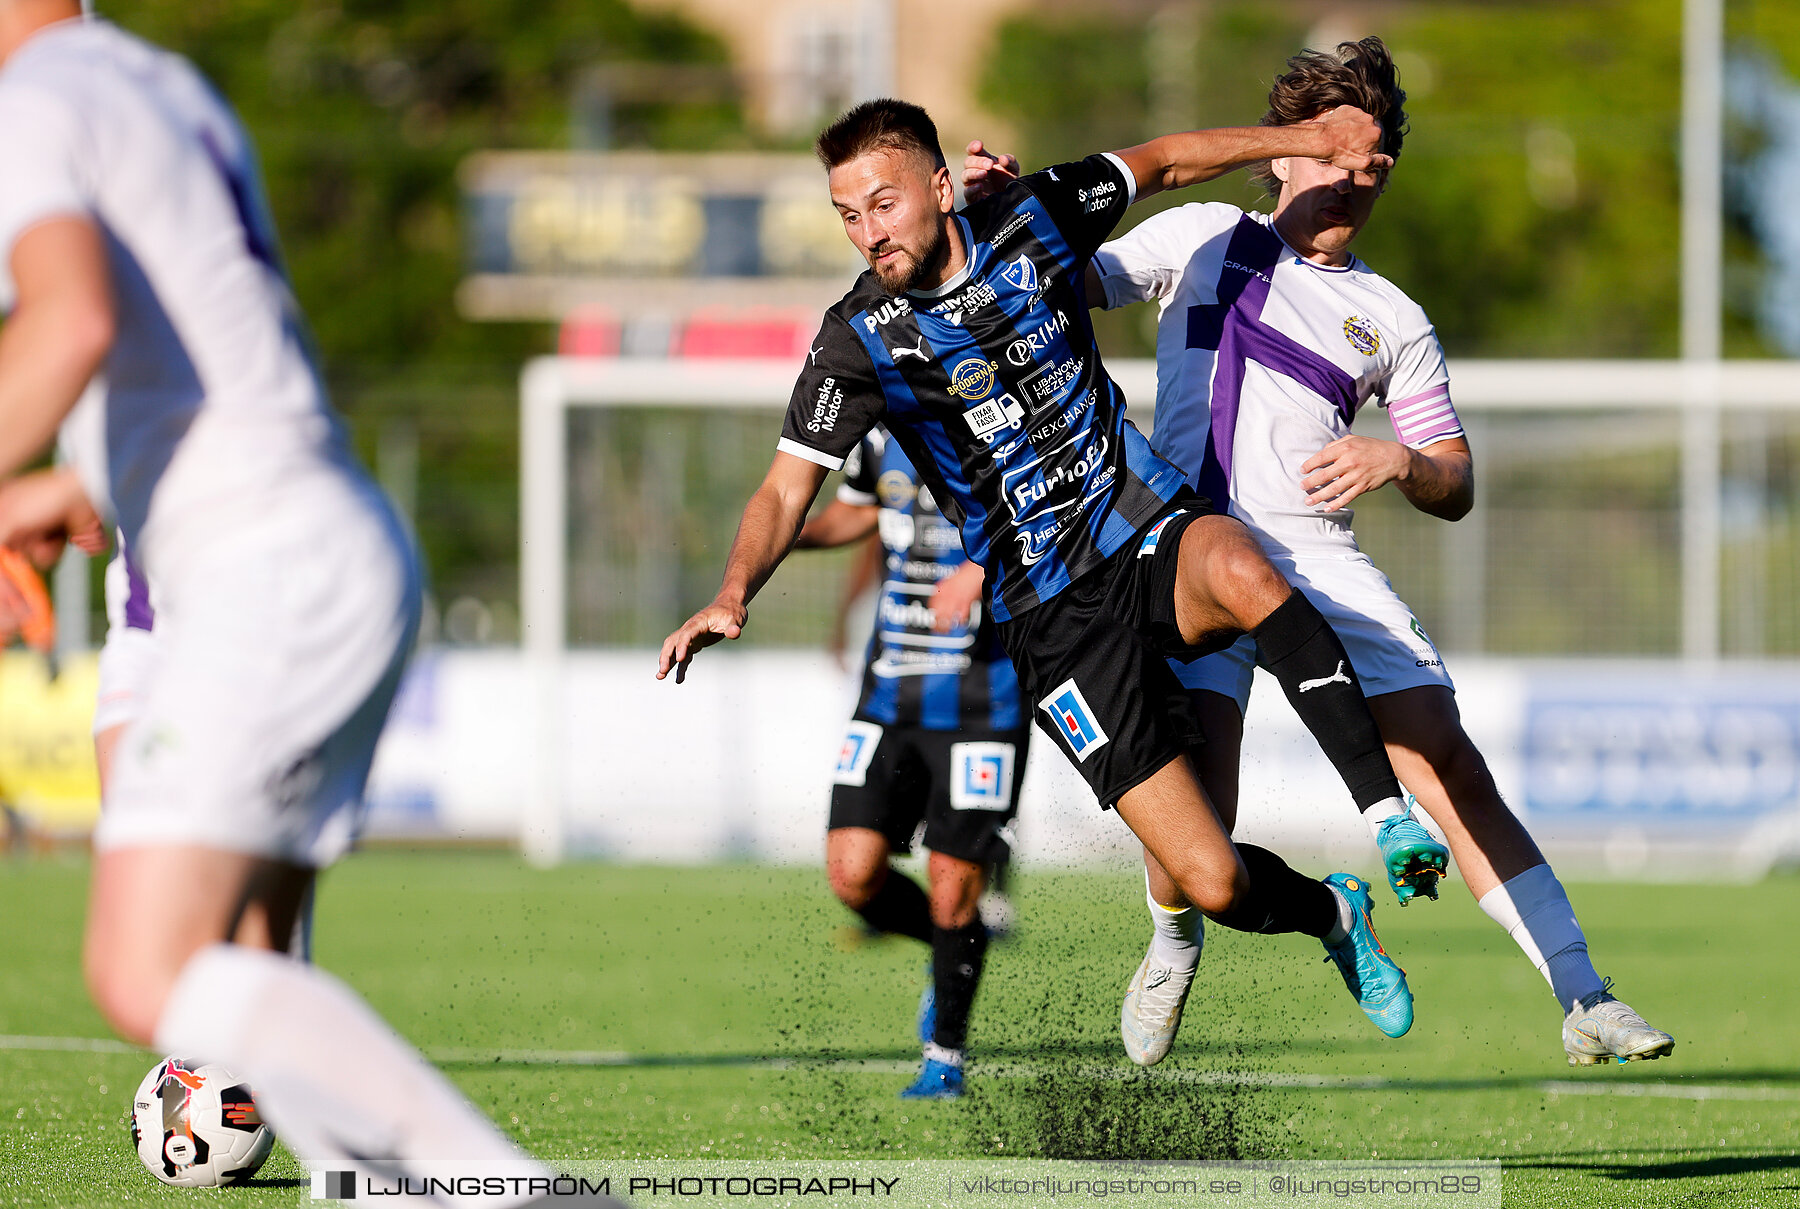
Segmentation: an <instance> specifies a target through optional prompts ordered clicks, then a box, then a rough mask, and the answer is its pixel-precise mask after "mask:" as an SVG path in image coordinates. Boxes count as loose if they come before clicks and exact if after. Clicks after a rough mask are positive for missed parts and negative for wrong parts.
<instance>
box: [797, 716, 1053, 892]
mask: <svg viewBox="0 0 1800 1209" xmlns="http://www.w3.org/2000/svg"><path fill="white" fill-rule="evenodd" d="M1030 743H1031V729H1030V728H1029V727H1020V728H1019V729H1018V730H1003V731H968V730H923V729H921V728H919V727H916V726H883V725H882V724H881V723H879V722H870V721H868V720H867V719H864V718H855V719H852V720H851V723H850V732H849V734H848V735H847V736H845V739H844V748H843V754H842V755H841V756H840V757H839V759H838V767H837V772H836V773H835V774H834V780H835V782H836V783H835V784H834V785H833V786H832V787H831V823H830V826H831V827H832V828H833V829H834V830H835V829H836V828H839V827H867V828H869V829H870V830H873V831H879V832H881V833H882V834H883V835H885V836H886V837H887V841H888V846H889V847H890V848H891V849H893V850H894V851H895V852H910V851H912V845H913V834H914V832H916V831H917V830H918V828H919V822H920V820H923V821H924V823H925V841H924V842H925V846H926V847H927V848H929V849H931V850H932V851H933V852H941V853H943V854H944V855H945V856H954V857H956V858H958V859H959V860H965V861H972V862H974V863H976V864H978V865H994V864H999V863H1001V862H1003V861H1007V860H1010V859H1011V858H1012V821H1013V820H1014V819H1015V818H1017V817H1018V814H1019V782H1020V781H1022V780H1024V778H1025V754H1026V751H1027V750H1028V748H1029V746H1030Z"/></svg>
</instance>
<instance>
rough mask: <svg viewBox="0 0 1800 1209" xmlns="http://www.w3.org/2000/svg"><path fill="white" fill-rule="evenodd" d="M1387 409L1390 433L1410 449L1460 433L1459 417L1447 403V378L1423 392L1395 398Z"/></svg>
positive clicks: (1461, 431) (1448, 389) (1448, 393)
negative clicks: (1403, 397)
mask: <svg viewBox="0 0 1800 1209" xmlns="http://www.w3.org/2000/svg"><path fill="white" fill-rule="evenodd" d="M1387 412H1388V420H1389V421H1390V422H1391V423H1392V424H1393V425H1394V435H1395V436H1396V437H1398V438H1399V439H1400V443H1401V444H1402V445H1410V446H1412V447H1413V448H1414V449H1423V448H1424V447H1425V446H1427V445H1430V444H1432V443H1433V442H1435V441H1442V440H1445V439H1447V438H1449V437H1460V436H1461V435H1462V434H1463V426H1462V421H1461V420H1459V419H1457V418H1456V408H1455V407H1453V406H1451V404H1450V384H1449V383H1448V382H1443V383H1440V384H1439V385H1437V386H1434V387H1432V388H1431V389H1430V390H1428V391H1425V392H1424V393H1423V394H1417V395H1413V396H1411V397H1409V398H1405V399H1396V400H1394V401H1393V402H1392V403H1389V404H1388V409H1387Z"/></svg>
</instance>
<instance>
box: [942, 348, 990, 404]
mask: <svg viewBox="0 0 1800 1209" xmlns="http://www.w3.org/2000/svg"><path fill="white" fill-rule="evenodd" d="M999 368H1000V367H999V366H998V365H996V364H994V363H993V362H992V361H989V360H988V359H987V358H985V357H970V358H969V359H968V360H967V361H959V362H957V364H956V368H955V369H953V370H951V371H950V393H951V394H953V395H955V396H956V397H957V398H959V399H969V400H971V401H973V400H975V399H985V398H987V397H988V395H990V394H992V393H993V390H994V374H995V373H996V372H997V371H998V370H999Z"/></svg>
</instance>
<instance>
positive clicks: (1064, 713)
mask: <svg viewBox="0 0 1800 1209" xmlns="http://www.w3.org/2000/svg"><path fill="white" fill-rule="evenodd" d="M1038 708H1039V709H1041V710H1043V711H1044V712H1045V713H1047V714H1049V715H1050V721H1051V723H1052V724H1053V725H1054V726H1055V727H1056V732H1057V733H1058V734H1060V735H1061V736H1062V737H1063V741H1064V742H1065V743H1067V744H1068V745H1069V752H1070V754H1071V755H1073V756H1074V757H1075V760H1076V762H1077V763H1086V762H1087V758H1088V757H1089V756H1091V755H1093V754H1094V753H1095V752H1097V751H1099V750H1100V749H1101V748H1102V747H1105V746H1106V745H1107V743H1109V742H1110V741H1111V740H1110V739H1109V738H1108V736H1107V733H1106V732H1105V731H1104V730H1102V729H1100V720H1099V719H1098V718H1096V717H1094V711H1093V710H1091V709H1089V708H1088V703H1087V698H1086V697H1084V696H1082V695H1081V688H1080V687H1079V686H1078V685H1077V684H1076V683H1075V678H1074V677H1073V676H1071V677H1070V678H1069V679H1067V680H1065V681H1063V682H1062V683H1061V684H1059V685H1057V686H1056V687H1055V688H1053V689H1051V690H1050V695H1049V696H1048V697H1045V698H1044V699H1043V700H1042V701H1040V702H1038Z"/></svg>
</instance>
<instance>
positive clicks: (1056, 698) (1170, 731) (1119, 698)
mask: <svg viewBox="0 0 1800 1209" xmlns="http://www.w3.org/2000/svg"><path fill="white" fill-rule="evenodd" d="M1216 511H1217V510H1216V509H1215V508H1213V506H1212V505H1211V504H1210V503H1208V502H1207V501H1206V500H1205V499H1203V498H1201V497H1200V496H1198V495H1195V494H1193V493H1192V492H1187V491H1184V492H1182V493H1181V494H1179V495H1177V496H1176V497H1175V498H1174V499H1172V500H1170V501H1169V505H1168V510H1167V511H1166V512H1164V513H1163V515H1162V516H1161V517H1160V518H1159V519H1158V520H1157V521H1156V522H1155V523H1154V524H1151V525H1148V526H1146V527H1145V528H1144V529H1143V530H1142V531H1141V532H1140V533H1139V534H1138V536H1137V538H1136V540H1134V541H1133V542H1132V543H1131V544H1130V545H1128V546H1125V547H1123V548H1122V549H1120V550H1119V551H1118V552H1117V553H1116V554H1114V555H1113V556H1112V557H1111V558H1109V559H1108V560H1107V561H1106V562H1105V563H1104V564H1102V565H1101V566H1100V567H1098V568H1096V569H1095V570H1093V571H1090V572H1089V573H1088V574H1086V575H1083V576H1082V577H1081V578H1080V579H1078V580H1076V581H1075V582H1074V583H1072V584H1070V585H1069V586H1068V587H1066V588H1064V589H1063V590H1062V591H1061V592H1058V593H1057V594H1056V595H1055V596H1052V597H1051V598H1050V599H1049V600H1047V601H1045V602H1044V603H1042V604H1040V605H1038V606H1037V607H1036V608H1034V609H1031V610H1030V611H1028V612H1026V613H1025V614H1024V615H1022V616H1019V617H1014V618H1011V619H1009V620H1007V621H1003V622H1001V623H1000V627H999V628H1000V641H1001V643H1002V645H1004V646H1005V647H1006V653H1007V654H1008V655H1010V656H1012V661H1013V667H1015V668H1017V669H1018V673H1019V688H1020V691H1021V692H1022V693H1024V694H1025V695H1026V698H1027V700H1029V701H1030V702H1032V703H1033V705H1034V706H1035V710H1034V713H1035V716H1036V718H1037V722H1038V725H1039V726H1042V727H1043V728H1044V730H1045V731H1046V732H1048V733H1049V734H1050V735H1051V736H1052V737H1053V738H1054V739H1055V740H1056V742H1057V744H1058V745H1059V746H1060V747H1061V748H1062V750H1063V754H1065V755H1067V756H1068V757H1069V759H1070V760H1072V761H1073V762H1074V764H1075V768H1076V771H1078V772H1080V773H1081V775H1082V777H1083V778H1085V779H1086V781H1087V783H1088V785H1089V787H1091V788H1092V789H1093V791H1094V796H1096V797H1098V798H1099V799H1100V804H1101V805H1102V806H1105V807H1110V806H1111V805H1112V804H1113V803H1115V802H1117V801H1118V800H1119V798H1120V797H1121V796H1122V795H1124V794H1125V792H1126V791H1127V790H1129V789H1131V788H1132V787H1133V786H1135V785H1138V784H1139V783H1141V782H1143V781H1145V780H1147V779H1148V778H1149V777H1150V775H1151V774H1152V773H1154V772H1156V770H1157V769H1159V768H1161V767H1162V766H1163V765H1165V764H1167V763H1168V762H1169V761H1170V760H1173V759H1174V758H1175V757H1176V756H1178V755H1182V754H1184V753H1185V752H1187V751H1188V750H1190V749H1191V748H1194V747H1196V746H1198V745H1199V744H1200V742H1201V737H1200V725H1199V722H1198V720H1197V718H1196V717H1195V715H1194V709H1193V705H1192V703H1191V702H1190V700H1189V698H1188V694H1187V690H1186V689H1184V688H1183V687H1182V686H1181V681H1179V680H1177V679H1176V678H1175V673H1174V672H1173V671H1171V670H1170V669H1169V664H1168V660H1169V658H1170V657H1171V656H1173V657H1177V658H1187V659H1192V658H1194V657H1195V656H1196V651H1195V649H1194V648H1191V647H1189V646H1187V645H1186V644H1185V643H1184V642H1183V641H1182V639H1181V627H1180V626H1179V625H1178V624H1177V623H1176V620H1175V582H1176V577H1177V575H1178V573H1179V569H1180V565H1181V536H1182V534H1183V533H1184V532H1186V530H1187V527H1188V526H1189V525H1190V524H1192V523H1193V522H1194V521H1196V520H1198V519H1199V518H1200V517H1202V516H1210V515H1213V514H1214V513H1215V512H1216ZM1232 637H1235V635H1233V636H1232ZM1224 641H1226V640H1225V639H1224V638H1223V636H1222V637H1221V643H1222V642H1224ZM1212 645H1213V646H1215V647H1216V646H1218V645H1220V643H1214V644H1212Z"/></svg>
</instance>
